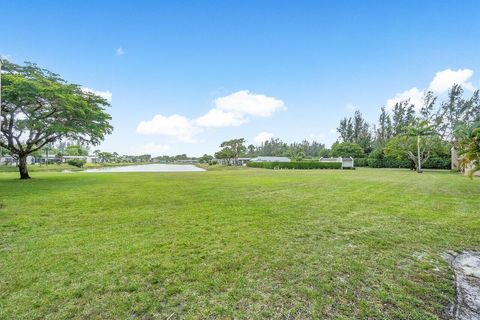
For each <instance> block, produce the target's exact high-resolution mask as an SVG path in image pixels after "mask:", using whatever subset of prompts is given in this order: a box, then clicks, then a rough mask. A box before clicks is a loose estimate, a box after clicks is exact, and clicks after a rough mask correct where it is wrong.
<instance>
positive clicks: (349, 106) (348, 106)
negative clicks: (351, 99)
mask: <svg viewBox="0 0 480 320" xmlns="http://www.w3.org/2000/svg"><path fill="white" fill-rule="evenodd" d="M355 109H356V107H355V106H354V105H353V104H351V103H347V104H346V105H345V111H347V112H350V113H351V112H353V111H355Z"/></svg>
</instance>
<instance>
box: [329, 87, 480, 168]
mask: <svg viewBox="0 0 480 320" xmlns="http://www.w3.org/2000/svg"><path fill="white" fill-rule="evenodd" d="M479 122H480V96H479V91H478V90H476V91H474V92H473V94H471V95H470V96H468V97H466V96H465V93H464V90H463V89H462V87H461V86H459V85H454V86H453V87H452V88H451V89H450V90H449V92H448V94H447V96H446V97H444V98H443V99H441V97H438V96H435V95H434V93H433V92H431V91H426V92H425V93H424V95H423V101H422V104H421V105H414V104H413V103H411V101H410V100H404V101H399V102H397V103H396V104H395V105H394V107H393V109H392V110H387V109H386V108H385V107H383V108H382V109H381V113H380V115H379V118H378V122H377V123H376V124H374V125H371V124H369V123H368V122H367V121H365V119H364V118H363V116H362V114H361V113H360V112H359V111H356V112H355V115H354V116H353V117H350V118H344V119H343V120H341V121H340V124H339V126H338V128H337V131H338V133H339V135H340V137H339V140H340V142H341V143H344V144H345V143H349V144H351V145H350V146H351V147H353V146H354V145H356V146H358V147H360V148H357V149H358V151H359V152H360V150H361V151H362V153H358V154H357V157H365V158H368V159H369V161H370V163H371V164H372V163H373V164H375V166H382V163H383V164H386V165H387V164H389V163H392V161H389V160H392V159H395V160H399V161H410V162H411V164H412V167H413V168H416V169H417V171H421V167H422V165H423V164H425V163H426V162H427V161H428V160H429V159H432V158H437V159H445V160H448V161H449V160H450V158H451V152H450V150H451V148H452V147H454V148H455V149H457V150H458V151H459V153H460V155H461V156H463V157H462V158H465V159H467V158H468V157H465V154H466V153H467V152H468V151H467V150H466V149H465V147H464V146H465V143H466V142H465V140H468V139H474V137H473V136H472V135H474V133H473V132H476V131H478V127H479ZM473 145H475V144H473ZM465 161H466V160H465ZM467 162H468V163H469V164H472V161H470V160H468V161H467ZM473 162H475V161H473Z"/></svg>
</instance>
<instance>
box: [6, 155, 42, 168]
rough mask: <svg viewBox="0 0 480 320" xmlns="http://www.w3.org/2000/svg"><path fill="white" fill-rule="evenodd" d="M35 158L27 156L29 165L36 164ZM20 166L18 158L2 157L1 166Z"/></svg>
mask: <svg viewBox="0 0 480 320" xmlns="http://www.w3.org/2000/svg"><path fill="white" fill-rule="evenodd" d="M34 163H35V158H34V157H32V156H27V164H34ZM17 164H18V160H17V158H14V157H12V156H2V157H0V165H12V166H16V165H17Z"/></svg>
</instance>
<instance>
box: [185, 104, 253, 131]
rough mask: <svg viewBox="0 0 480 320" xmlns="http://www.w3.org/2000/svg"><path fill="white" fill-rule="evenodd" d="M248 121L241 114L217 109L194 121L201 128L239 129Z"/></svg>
mask: <svg viewBox="0 0 480 320" xmlns="http://www.w3.org/2000/svg"><path fill="white" fill-rule="evenodd" d="M247 121H248V120H247V119H246V118H245V117H244V115H243V114H241V113H238V112H225V111H223V110H220V109H215V108H214V109H211V110H210V111H208V112H207V113H206V114H205V115H203V116H201V117H198V118H196V119H195V120H194V122H195V124H196V125H198V126H200V127H237V126H239V125H241V124H244V123H245V122H247Z"/></svg>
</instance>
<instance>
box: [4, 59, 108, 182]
mask: <svg viewBox="0 0 480 320" xmlns="http://www.w3.org/2000/svg"><path fill="white" fill-rule="evenodd" d="M2 64H3V70H2V74H1V77H2V79H1V80H2V88H1V90H2V103H1V110H0V111H1V126H0V131H1V135H0V146H1V147H3V148H5V149H7V150H8V151H9V152H10V153H11V154H12V155H14V156H15V157H16V158H17V159H18V167H19V171H20V178H21V179H29V178H30V176H29V174H28V169H27V156H28V155H30V154H32V153H34V152H35V151H37V150H40V149H41V148H43V147H44V146H46V145H48V144H50V143H53V142H55V141H59V140H61V139H69V140H74V141H78V142H79V143H85V144H92V145H96V144H99V143H100V141H102V140H103V139H104V137H105V135H106V134H109V133H111V132H112V129H113V128H112V126H111V125H110V123H109V121H110V119H111V117H110V115H109V114H108V113H107V112H106V111H105V108H106V107H108V106H109V103H108V101H107V100H105V99H104V98H102V97H100V96H98V95H95V94H93V93H91V92H88V91H85V90H82V88H81V87H80V86H79V85H76V84H71V83H68V82H67V81H65V80H63V79H62V78H61V77H60V76H59V75H57V74H55V73H52V72H50V71H48V70H45V69H41V68H39V67H37V66H36V65H35V64H31V63H26V64H25V65H24V66H20V65H17V64H14V63H11V62H9V61H7V60H3V61H2Z"/></svg>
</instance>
